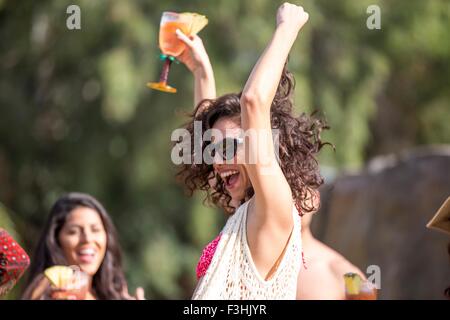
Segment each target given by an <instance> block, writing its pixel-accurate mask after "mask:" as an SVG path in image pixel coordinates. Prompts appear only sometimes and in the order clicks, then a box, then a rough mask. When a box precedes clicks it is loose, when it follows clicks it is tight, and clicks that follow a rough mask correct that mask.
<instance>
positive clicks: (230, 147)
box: [211, 138, 244, 161]
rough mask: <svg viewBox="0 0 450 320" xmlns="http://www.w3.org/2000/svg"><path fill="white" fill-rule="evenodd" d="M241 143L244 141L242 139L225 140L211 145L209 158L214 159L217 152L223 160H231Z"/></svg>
mask: <svg viewBox="0 0 450 320" xmlns="http://www.w3.org/2000/svg"><path fill="white" fill-rule="evenodd" d="M243 143H244V139H242V138H225V139H223V140H220V141H219V142H216V143H211V146H212V150H211V156H212V157H213V158H214V157H215V156H216V152H217V153H218V154H219V156H220V157H221V158H222V159H223V160H225V161H227V160H231V159H233V158H234V157H235V156H236V153H237V149H238V146H239V145H241V144H243Z"/></svg>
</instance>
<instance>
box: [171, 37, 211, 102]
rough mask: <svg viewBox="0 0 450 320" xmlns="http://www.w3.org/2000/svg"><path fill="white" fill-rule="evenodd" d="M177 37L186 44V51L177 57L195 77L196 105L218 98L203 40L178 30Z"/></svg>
mask: <svg viewBox="0 0 450 320" xmlns="http://www.w3.org/2000/svg"><path fill="white" fill-rule="evenodd" d="M176 33H177V37H178V39H180V40H181V41H183V42H184V43H185V44H186V47H187V48H186V50H184V51H183V53H182V54H181V55H180V56H178V57H177V59H178V60H180V61H181V62H182V63H184V64H185V65H186V67H187V68H188V69H189V70H190V71H191V72H192V74H193V75H194V105H195V106H197V105H198V104H199V103H200V102H201V101H202V100H204V99H215V98H216V84H215V80H214V72H213V69H212V66H211V62H210V60H209V56H208V53H207V52H206V49H205V47H204V45H203V41H202V39H201V38H200V37H199V36H197V35H194V36H191V37H188V36H186V35H185V34H184V33H183V32H181V31H180V30H177V32H176Z"/></svg>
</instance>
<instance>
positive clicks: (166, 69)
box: [159, 57, 172, 84]
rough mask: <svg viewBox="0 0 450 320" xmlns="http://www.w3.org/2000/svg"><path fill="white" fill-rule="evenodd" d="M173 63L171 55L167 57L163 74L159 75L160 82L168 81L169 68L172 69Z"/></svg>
mask: <svg viewBox="0 0 450 320" xmlns="http://www.w3.org/2000/svg"><path fill="white" fill-rule="evenodd" d="M171 64H172V60H170V59H169V57H167V58H166V59H165V60H164V65H163V68H162V71H161V76H160V77H159V82H160V83H164V84H166V83H167V78H168V77H169V69H170V65H171Z"/></svg>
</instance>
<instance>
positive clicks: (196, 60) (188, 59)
mask: <svg viewBox="0 0 450 320" xmlns="http://www.w3.org/2000/svg"><path fill="white" fill-rule="evenodd" d="M176 34H177V37H178V39H180V40H181V41H183V42H184V43H185V44H186V50H184V51H183V52H182V53H181V54H180V55H179V56H178V57H176V58H177V59H178V60H180V61H181V62H183V63H184V64H185V65H186V67H187V68H188V69H189V70H190V71H191V72H192V73H195V72H196V71H199V70H201V69H202V68H205V67H206V66H208V65H209V63H210V62H209V57H208V54H207V53H206V49H205V47H204V46H203V41H202V39H201V38H200V37H199V36H197V35H193V36H189V37H188V36H187V35H185V34H184V33H183V32H182V31H181V30H180V29H177V31H176Z"/></svg>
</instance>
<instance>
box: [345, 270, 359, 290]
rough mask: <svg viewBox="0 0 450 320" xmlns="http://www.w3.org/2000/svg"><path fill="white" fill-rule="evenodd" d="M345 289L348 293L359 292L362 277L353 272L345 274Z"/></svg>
mask: <svg viewBox="0 0 450 320" xmlns="http://www.w3.org/2000/svg"><path fill="white" fill-rule="evenodd" d="M344 281H345V289H346V291H347V293H348V294H352V295H354V294H359V291H360V288H361V282H362V279H361V277H360V276H359V275H358V274H356V273H353V272H349V273H346V274H344Z"/></svg>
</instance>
